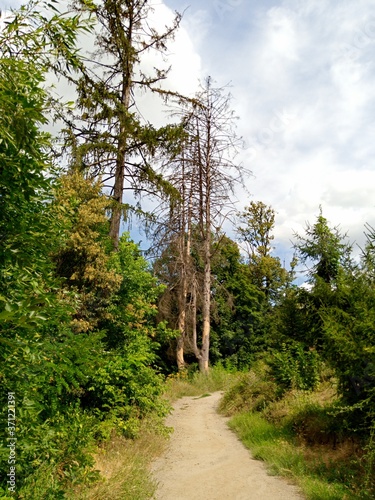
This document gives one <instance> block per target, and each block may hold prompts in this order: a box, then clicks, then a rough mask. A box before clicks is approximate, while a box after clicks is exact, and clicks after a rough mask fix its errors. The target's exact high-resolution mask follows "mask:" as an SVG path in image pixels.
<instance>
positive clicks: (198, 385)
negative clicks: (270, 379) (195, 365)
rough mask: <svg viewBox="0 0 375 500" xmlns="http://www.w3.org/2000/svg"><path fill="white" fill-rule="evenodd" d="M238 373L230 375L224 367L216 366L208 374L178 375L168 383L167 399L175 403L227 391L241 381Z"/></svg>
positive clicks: (170, 378) (172, 376)
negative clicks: (188, 398) (186, 397)
mask: <svg viewBox="0 0 375 500" xmlns="http://www.w3.org/2000/svg"><path fill="white" fill-rule="evenodd" d="M239 377H240V375H239V374H238V373H229V372H228V371H226V370H225V369H224V368H223V367H222V366H220V365H218V366H214V367H213V368H211V369H210V371H209V372H208V374H204V373H199V372H195V373H193V374H189V373H188V372H182V373H176V374H173V375H171V376H169V377H168V379H167V381H166V390H165V397H166V398H167V399H168V400H169V401H171V402H173V401H176V400H177V399H179V398H182V397H184V396H200V397H204V396H207V395H209V393H211V392H216V391H227V390H229V389H230V387H232V386H233V385H234V384H235V383H236V382H237V381H238V379H239Z"/></svg>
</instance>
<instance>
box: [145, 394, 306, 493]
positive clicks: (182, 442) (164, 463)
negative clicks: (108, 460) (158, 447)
mask: <svg viewBox="0 0 375 500" xmlns="http://www.w3.org/2000/svg"><path fill="white" fill-rule="evenodd" d="M220 397H221V394H220V393H218V392H217V393H214V394H212V395H211V396H209V397H204V398H200V399H197V398H194V397H185V398H182V399H180V400H178V401H177V403H175V405H174V411H173V413H172V414H171V415H170V416H169V417H168V419H167V422H166V424H167V425H168V426H170V427H173V428H174V432H173V434H172V436H171V440H170V443H169V446H168V448H167V450H166V452H165V454H164V455H163V456H162V457H160V458H159V459H158V460H157V461H156V462H155V463H154V464H153V474H154V477H155V479H156V480H157V482H158V484H159V487H158V491H157V493H156V496H155V497H154V498H155V500H301V499H302V498H303V497H302V496H300V495H299V494H298V490H297V488H296V487H294V486H291V485H289V484H288V483H286V482H285V481H284V480H283V479H280V478H276V477H272V476H268V475H267V472H266V469H265V466H264V465H263V464H262V463H261V462H259V461H257V460H253V459H252V458H251V455H250V453H249V451H248V450H247V449H246V448H245V447H244V446H243V445H242V444H241V443H240V441H239V440H238V439H237V437H236V436H235V434H234V433H233V432H231V431H230V430H229V429H228V427H227V425H226V420H227V419H225V418H223V417H221V416H220V415H218V414H217V413H216V408H217V405H218V402H219V400H220Z"/></svg>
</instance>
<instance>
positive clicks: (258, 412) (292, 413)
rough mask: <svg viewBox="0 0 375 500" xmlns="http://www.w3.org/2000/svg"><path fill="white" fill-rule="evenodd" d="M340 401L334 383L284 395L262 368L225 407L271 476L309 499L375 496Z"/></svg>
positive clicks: (239, 387)
mask: <svg viewBox="0 0 375 500" xmlns="http://www.w3.org/2000/svg"><path fill="white" fill-rule="evenodd" d="M337 403H338V400H337V396H336V392H335V388H334V386H332V384H331V383H330V382H326V383H322V384H321V386H320V387H319V389H318V390H316V391H314V392H304V391H296V390H290V391H288V392H286V393H285V394H284V395H283V396H282V397H280V394H278V392H277V387H276V386H275V384H274V383H273V381H272V379H270V378H269V377H268V374H267V370H265V369H264V366H260V367H258V371H257V372H255V371H252V372H250V373H248V374H244V375H242V377H241V378H240V379H239V380H238V382H237V384H235V385H234V386H232V387H231V388H230V389H229V391H228V392H227V393H226V395H225V396H224V398H223V401H222V405H221V411H222V412H224V413H225V414H227V415H228V416H232V418H231V420H230V422H229V426H230V427H231V428H232V429H233V430H234V431H235V432H236V433H237V435H238V436H239V438H240V439H241V441H242V442H243V443H244V444H245V446H246V447H248V448H249V449H250V450H251V452H252V455H253V456H254V458H257V459H260V460H263V461H264V462H265V463H266V465H267V467H268V469H269V471H270V473H271V474H277V475H280V476H285V477H287V478H288V479H289V480H291V481H292V482H294V483H295V484H298V485H299V486H300V488H301V490H302V491H303V494H304V495H305V498H306V499H308V500H360V499H361V500H364V499H371V498H375V496H374V490H373V489H372V488H373V481H371V480H369V479H368V478H369V473H368V470H367V472H366V465H365V462H366V457H365V453H364V451H363V449H362V448H361V442H360V440H359V439H358V438H356V436H353V435H351V436H350V435H348V434H347V433H345V431H344V430H343V429H344V428H345V426H344V425H343V421H342V420H341V419H340V417H338V416H337V412H335V410H336V409H337ZM367 469H368V467H367ZM366 478H367V483H366ZM372 479H373V477H372Z"/></svg>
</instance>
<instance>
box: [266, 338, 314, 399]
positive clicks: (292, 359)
mask: <svg viewBox="0 0 375 500" xmlns="http://www.w3.org/2000/svg"><path fill="white" fill-rule="evenodd" d="M320 364H321V363H320V359H319V355H318V354H317V352H316V351H315V350H313V349H309V350H306V348H305V347H304V346H303V344H300V343H297V342H292V343H290V344H288V345H286V344H284V343H283V344H282V345H281V348H280V349H279V350H278V351H274V352H273V354H272V358H271V359H270V366H271V368H272V372H271V373H272V375H273V377H274V378H275V380H276V382H277V384H278V385H279V386H280V387H282V388H284V389H292V388H293V389H299V390H311V389H315V388H316V387H317V385H318V383H319V381H320Z"/></svg>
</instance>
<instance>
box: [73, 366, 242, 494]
mask: <svg viewBox="0 0 375 500" xmlns="http://www.w3.org/2000/svg"><path fill="white" fill-rule="evenodd" d="M237 379H238V376H236V375H233V374H228V372H226V371H225V370H224V369H223V368H221V367H216V368H213V369H212V370H210V372H209V374H207V375H203V374H200V373H194V374H192V375H189V378H188V374H187V373H183V374H176V375H175V376H172V377H169V379H168V380H167V381H166V385H165V395H164V397H165V398H166V399H167V400H168V401H170V402H173V401H175V400H176V399H179V398H180V397H183V396H196V397H199V398H203V397H208V396H209V395H210V393H211V392H215V391H219V390H222V391H223V390H225V389H228V388H229V387H230V386H231V385H232V384H233V383H234V382H235V381H236V380H237ZM167 435H168V432H167V429H166V428H165V427H164V428H163V427H161V425H160V422H157V421H153V420H152V419H151V420H149V421H146V422H144V423H143V424H142V425H141V429H140V430H139V433H138V437H137V438H136V439H134V440H133V439H126V438H124V437H122V436H112V438H111V439H110V440H109V441H108V442H106V443H105V444H104V445H103V446H102V447H101V448H100V449H99V450H98V452H97V454H96V455H95V469H96V470H98V471H99V472H100V477H101V480H100V481H99V482H97V483H94V484H92V485H91V486H80V487H76V488H74V489H72V490H71V491H70V492H68V494H67V498H69V499H71V500H102V499H103V498H105V499H106V500H147V499H150V498H152V496H153V494H154V493H155V490H156V483H155V480H154V479H153V477H152V475H151V473H150V464H151V462H152V461H153V460H154V459H155V458H156V457H157V456H159V455H160V453H161V452H162V451H163V449H164V447H165V445H166V443H167Z"/></svg>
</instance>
